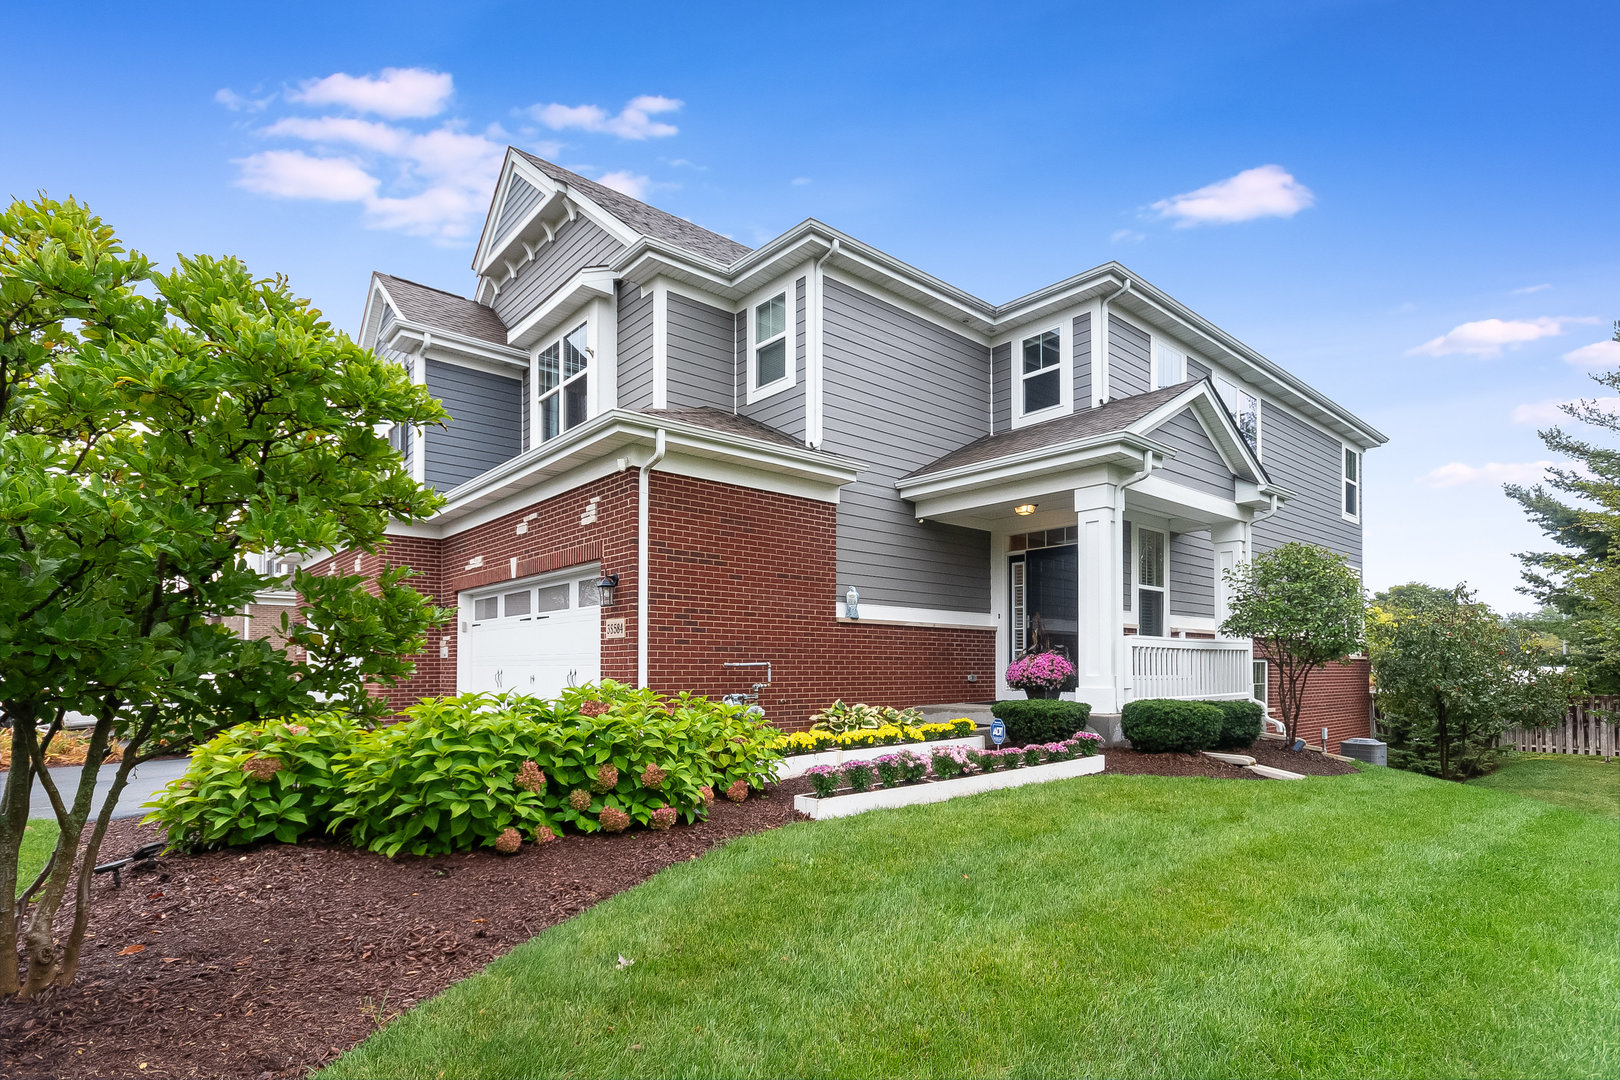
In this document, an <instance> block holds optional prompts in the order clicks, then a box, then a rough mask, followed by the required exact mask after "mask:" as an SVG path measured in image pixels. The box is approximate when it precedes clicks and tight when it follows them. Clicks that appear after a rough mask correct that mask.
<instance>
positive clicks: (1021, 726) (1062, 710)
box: [990, 698, 1091, 746]
mask: <svg viewBox="0 0 1620 1080" xmlns="http://www.w3.org/2000/svg"><path fill="white" fill-rule="evenodd" d="M990 711H991V712H992V713H994V714H995V716H996V718H997V719H998V720H1000V721H1001V722H1002V723H1004V724H1006V725H1007V745H1008V746H1028V745H1029V744H1030V743H1049V742H1062V741H1063V740H1064V739H1067V738H1069V737H1070V736H1071V735H1073V734H1074V733H1075V732H1077V731H1081V730H1083V729H1084V728H1085V726H1086V721H1087V720H1089V719H1090V718H1091V705H1090V704H1089V703H1087V702H1084V701H1056V700H1051V699H1042V698H1030V699H1029V700H1027V701H1018V700H1010V701H998V702H996V703H995V705H994V706H992V707H991V709H990Z"/></svg>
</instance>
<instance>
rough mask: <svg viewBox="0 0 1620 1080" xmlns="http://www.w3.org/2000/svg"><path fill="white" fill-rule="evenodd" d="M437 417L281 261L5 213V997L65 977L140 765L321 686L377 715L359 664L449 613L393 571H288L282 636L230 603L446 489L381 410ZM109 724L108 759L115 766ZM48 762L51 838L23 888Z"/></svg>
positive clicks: (313, 701)
mask: <svg viewBox="0 0 1620 1080" xmlns="http://www.w3.org/2000/svg"><path fill="white" fill-rule="evenodd" d="M442 416H443V412H442V410H441V409H440V407H439V406H438V404H437V403H436V402H434V401H433V400H432V399H431V398H429V397H428V396H427V394H426V393H425V391H424V390H423V389H422V388H421V387H417V386H413V385H412V384H411V383H410V381H409V379H408V378H407V377H406V376H405V374H404V373H403V372H402V371H401V370H400V369H399V368H398V367H397V366H395V365H392V364H389V363H387V362H385V361H383V360H381V359H379V358H378V357H377V356H376V355H374V354H373V353H371V352H370V351H369V350H366V349H362V348H360V347H359V346H357V345H356V344H355V343H354V342H352V341H350V340H349V339H348V338H347V337H346V336H344V335H343V334H340V333H335V332H334V331H333V329H332V328H331V326H330V325H328V324H327V323H326V322H324V321H323V320H322V318H321V315H320V313H319V312H318V311H316V310H315V309H314V308H312V307H311V306H310V305H309V303H308V301H305V300H300V299H298V298H296V297H294V296H293V295H292V293H291V292H290V290H289V288H288V285H287V282H286V281H285V280H283V279H281V278H276V279H271V280H265V279H261V278H255V277H253V276H252V275H251V274H250V273H249V272H248V270H247V268H246V267H245V266H243V265H242V264H241V263H240V262H238V261H236V260H235V259H229V258H226V259H215V258H205V257H197V258H189V259H184V258H183V259H180V260H179V261H178V265H177V266H176V268H175V269H174V271H173V272H171V273H159V272H157V271H156V270H154V268H153V267H152V265H151V264H150V263H149V262H148V260H147V259H145V258H144V257H142V256H141V255H139V254H135V253H131V252H126V250H125V249H124V248H123V247H122V245H121V244H120V243H119V241H118V239H117V238H116V237H115V235H114V234H113V232H112V230H111V229H110V228H108V227H107V226H106V225H104V224H103V223H102V222H101V221H100V220H99V219H98V218H96V217H95V216H94V215H92V214H91V213H90V212H89V211H88V210H86V209H85V208H84V207H83V206H81V205H79V204H77V203H75V202H73V201H71V200H70V201H68V202H65V203H58V202H53V201H50V200H47V199H44V198H41V199H40V200H38V201H35V202H32V203H22V202H17V203H13V204H12V205H11V206H10V207H9V208H8V209H6V210H5V211H4V212H3V213H0V586H3V587H0V721H3V723H4V724H5V725H6V726H8V727H9V728H10V729H11V731H12V736H13V755H12V767H11V770H10V772H9V773H8V774H7V775H6V777H5V786H4V793H3V796H0V994H18V993H21V994H35V993H38V992H40V991H42V990H44V989H46V988H48V987H51V986H61V985H66V984H67V983H69V982H70V981H71V980H72V979H73V977H74V973H75V971H76V969H77V964H78V957H79V949H80V945H81V943H82V941H83V937H84V932H85V928H86V926H87V925H88V919H89V914H90V903H89V901H90V882H91V876H90V871H91V868H92V867H93V866H94V864H95V862H96V860H97V854H98V849H99V847H100V844H101V840H102V837H103V835H104V834H105V831H106V827H107V823H108V821H109V819H110V815H111V813H112V810H113V808H114V806H115V805H116V803H117V801H118V798H119V795H120V793H121V792H122V790H123V789H124V786H125V784H126V782H127V780H128V778H129V775H130V772H131V770H132V769H134V768H135V766H137V765H138V764H140V763H141V762H142V761H145V760H149V759H150V758H151V757H153V756H155V755H157V754H159V753H173V752H176V751H183V750H185V749H187V748H189V747H191V746H193V745H195V744H196V743H197V742H199V741H200V740H205V739H207V738H210V737H212V736H213V735H214V734H215V733H217V732H218V731H220V730H222V729H223V728H225V727H228V726H230V725H233V724H237V723H244V722H255V721H259V720H262V719H266V718H272V717H280V716H286V715H290V714H294V713H297V712H300V711H304V710H307V709H310V708H312V707H316V706H317V705H319V704H320V703H321V702H323V701H324V702H326V703H327V707H332V703H333V702H334V701H335V702H337V703H338V704H339V705H343V706H347V707H348V708H350V709H352V710H354V711H355V712H356V713H357V714H362V715H363V714H366V713H369V712H373V711H375V710H377V709H378V708H379V705H378V703H377V702H375V701H374V700H373V699H372V698H371V697H370V696H369V695H368V694H367V692H366V686H365V684H366V683H367V682H382V683H386V682H389V681H392V680H396V679H398V678H400V677H402V676H404V675H405V674H407V673H408V672H409V670H410V665H409V663H408V662H407V661H405V660H403V659H401V658H402V657H404V656H408V655H410V654H412V653H415V652H418V651H420V649H421V648H422V646H423V643H424V640H425V635H426V632H427V630H428V629H429V628H430V626H431V625H432V624H433V622H434V621H435V620H436V619H438V618H439V617H440V613H439V612H438V611H437V610H436V609H434V608H432V607H431V606H430V605H429V604H428V603H427V602H426V601H425V600H424V598H423V597H422V596H421V595H420V594H418V593H417V592H416V591H415V590H413V589H411V588H410V587H409V586H408V585H406V584H405V583H404V581H403V578H404V576H405V575H404V574H403V573H402V572H399V571H395V572H390V573H387V574H384V575H382V577H381V579H380V580H377V581H373V582H367V581H365V580H363V579H362V578H360V577H359V576H357V575H352V574H337V575H335V576H329V575H322V576H318V577H317V576H313V575H310V574H307V573H304V572H299V573H297V574H296V575H295V577H294V582H293V584H294V585H295V587H296V588H297V589H298V591H299V592H300V593H301V594H302V595H303V597H304V598H305V601H306V603H307V609H306V619H305V622H304V623H302V624H299V625H292V626H289V627H287V628H286V629H287V642H286V644H282V643H279V642H276V641H270V640H244V639H243V638H241V637H238V636H236V635H235V634H233V633H232V632H231V630H230V629H229V628H228V626H227V624H226V621H225V620H226V618H227V617H228V616H230V615H232V614H234V613H238V612H240V611H241V610H242V608H243V605H244V604H246V603H247V602H248V601H249V600H250V599H251V598H252V597H253V595H254V594H255V593H256V592H257V591H259V590H260V589H263V588H264V587H266V586H267V585H269V584H271V583H272V582H271V579H269V578H266V577H264V576H262V575H260V574H258V573H256V572H255V571H254V570H253V569H252V567H251V565H250V556H252V555H254V554H255V553H262V552H269V551H279V552H284V553H288V554H291V555H299V554H309V553H312V552H316V551H340V550H349V549H354V550H364V551H374V550H376V549H377V548H378V547H379V546H380V545H381V544H382V543H383V542H384V528H385V526H386V525H387V523H388V521H389V520H390V519H391V518H395V519H401V520H407V521H408V520H413V519H419V518H422V517H423V516H425V515H427V514H429V513H431V512H432V511H433V510H434V509H435V507H436V505H437V497H436V496H435V495H434V494H433V493H432V492H430V491H427V490H425V489H424V488H423V487H421V486H420V485H419V484H417V483H415V482H414V481H412V479H411V478H410V476H409V475H408V474H407V472H406V471H405V470H404V468H403V467H402V463H401V461H400V458H399V455H398V454H397V453H396V452H395V451H394V450H392V449H391V448H390V446H389V442H388V439H387V437H386V431H387V430H388V426H389V425H391V424H407V425H417V424H426V423H433V422H437V421H438V420H440V419H441V418H442ZM75 715H78V716H82V717H87V718H88V719H89V721H90V722H91V723H92V724H93V726H92V727H91V728H90V732H89V758H88V760H87V762H86V765H85V768H84V770H83V772H82V773H81V775H80V778H79V780H78V782H77V785H76V786H75V787H74V788H72V789H71V790H62V789H59V787H58V785H57V783H56V782H55V780H54V779H53V777H52V776H51V774H50V773H49V772H48V771H47V770H46V769H44V768H43V763H44V759H45V753H46V750H47V748H48V746H49V744H50V742H51V741H52V740H53V739H55V738H57V737H58V735H59V733H60V732H61V731H62V730H63V726H64V724H65V723H66V722H67V721H68V720H69V719H70V718H72V717H74V716H75ZM115 740H116V741H117V742H119V743H121V744H122V745H123V756H122V760H120V761H119V762H118V763H117V764H116V766H114V765H112V764H111V763H106V764H104V759H105V757H106V755H107V752H108V750H109V748H110V747H111V746H112V745H113V744H114V742H115ZM108 771H111V772H112V774H113V775H112V780H111V790H110V791H109V793H108V795H107V797H106V798H105V800H104V801H103V803H102V807H101V810H100V812H99V813H98V814H97V815H96V816H95V817H94V820H93V821H92V818H91V810H92V805H93V795H94V791H95V786H96V783H97V781H98V780H99V779H101V778H102V774H103V773H104V772H108ZM36 782H37V783H39V784H40V785H41V786H42V787H43V789H44V792H45V794H46V795H47V796H48V798H49V800H50V803H51V807H52V809H53V811H54V814H55V817H56V820H57V824H58V825H59V827H60V833H59V837H58V841H57V845H56V849H55V852H54V854H53V855H52V856H51V858H50V860H49V863H48V864H47V866H46V868H45V870H44V871H43V872H42V873H41V874H40V875H39V877H38V878H37V879H36V880H34V881H32V882H26V883H20V882H18V880H17V873H18V851H19V847H20V844H21V839H22V832H23V828H24V826H25V824H26V819H27V815H28V805H29V794H30V790H31V787H32V786H33V784H34V783H36ZM19 885H22V886H23V887H22V889H21V892H20V895H19V889H18V886H19ZM69 897H71V899H72V909H71V910H72V918H71V920H64V919H60V918H58V916H59V913H61V912H62V910H63V905H64V903H65V901H67V899H68V898H69ZM64 922H65V923H66V926H65V930H64ZM19 946H20V947H21V961H20V963H15V962H13V959H14V958H16V957H17V956H18V952H19Z"/></svg>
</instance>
